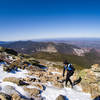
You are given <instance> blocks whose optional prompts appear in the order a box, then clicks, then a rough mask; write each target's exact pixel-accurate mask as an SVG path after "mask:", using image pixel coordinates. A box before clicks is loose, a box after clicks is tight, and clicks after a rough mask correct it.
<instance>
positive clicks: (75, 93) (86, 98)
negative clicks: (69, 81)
mask: <svg viewBox="0 0 100 100" xmlns="http://www.w3.org/2000/svg"><path fill="white" fill-rule="evenodd" d="M78 88H79V87H77V89H76V88H75V89H71V88H63V89H58V88H55V87H53V86H47V87H46V90H45V91H44V92H43V93H42V96H43V98H44V100H56V98H57V97H58V96H59V95H64V96H66V99H67V100H92V99H91V95H90V94H88V93H83V92H81V91H80V88H79V89H78Z"/></svg>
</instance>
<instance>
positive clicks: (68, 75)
mask: <svg viewBox="0 0 100 100" xmlns="http://www.w3.org/2000/svg"><path fill="white" fill-rule="evenodd" d="M69 77H70V73H69V71H67V75H66V85H67V83H68V81H69V80H70V79H69Z"/></svg>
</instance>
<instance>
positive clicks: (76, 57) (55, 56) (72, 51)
mask: <svg viewBox="0 0 100 100" xmlns="http://www.w3.org/2000/svg"><path fill="white" fill-rule="evenodd" d="M0 46H2V47H6V48H11V49H13V50H15V51H17V52H19V53H23V54H29V55H30V56H33V57H34V58H38V59H47V60H50V61H63V60H65V59H68V60H69V61H71V62H72V63H76V64H77V65H80V66H85V67H87V66H90V65H92V64H95V63H99V64H100V61H99V59H100V53H98V52H97V51H96V50H95V48H91V49H88V48H80V47H78V46H76V45H73V44H68V43H59V42H34V41H16V42H10V43H9V42H8V43H2V42H1V44H0Z"/></svg>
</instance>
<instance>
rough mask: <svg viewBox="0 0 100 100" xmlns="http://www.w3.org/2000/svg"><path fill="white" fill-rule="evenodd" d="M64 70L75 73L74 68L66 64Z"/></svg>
mask: <svg viewBox="0 0 100 100" xmlns="http://www.w3.org/2000/svg"><path fill="white" fill-rule="evenodd" d="M65 69H66V70H67V71H73V72H74V71H75V68H74V66H73V65H72V64H68V65H67V66H65Z"/></svg>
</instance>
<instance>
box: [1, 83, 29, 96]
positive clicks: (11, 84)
mask: <svg viewBox="0 0 100 100" xmlns="http://www.w3.org/2000/svg"><path fill="white" fill-rule="evenodd" d="M6 86H12V87H13V88H14V89H15V91H16V92H17V93H18V94H19V95H21V96H26V97H29V94H28V93H27V92H25V91H24V89H23V88H22V87H21V86H18V85H17V84H15V83H11V82H2V83H0V92H4V93H6V94H9V93H11V91H12V90H11V91H9V90H8V89H6ZM12 92H13V91H12ZM9 95H10V94H9Z"/></svg>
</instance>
